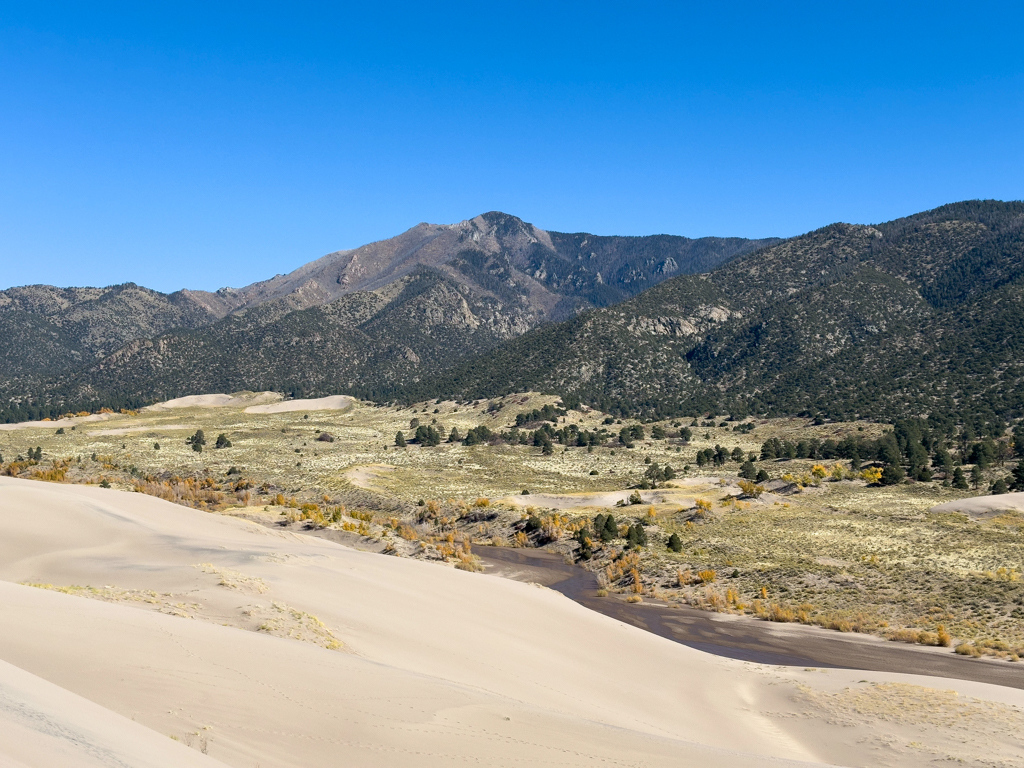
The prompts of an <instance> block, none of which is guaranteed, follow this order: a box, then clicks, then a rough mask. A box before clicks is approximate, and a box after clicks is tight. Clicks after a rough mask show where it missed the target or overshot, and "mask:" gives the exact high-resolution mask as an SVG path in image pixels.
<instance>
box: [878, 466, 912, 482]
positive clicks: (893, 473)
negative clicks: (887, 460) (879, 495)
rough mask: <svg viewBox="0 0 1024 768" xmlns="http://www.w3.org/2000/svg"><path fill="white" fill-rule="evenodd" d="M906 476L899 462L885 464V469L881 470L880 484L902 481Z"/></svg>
mask: <svg viewBox="0 0 1024 768" xmlns="http://www.w3.org/2000/svg"><path fill="white" fill-rule="evenodd" d="M906 476H907V474H906V472H904V471H903V467H901V466H900V465H899V464H886V465H885V469H883V470H882V485H896V484H898V483H902V482H903V480H904V478H905V477H906Z"/></svg>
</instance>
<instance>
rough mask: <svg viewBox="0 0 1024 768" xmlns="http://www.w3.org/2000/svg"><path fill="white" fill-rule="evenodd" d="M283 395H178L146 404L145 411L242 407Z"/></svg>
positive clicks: (244, 393) (242, 393)
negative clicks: (160, 401)
mask: <svg viewBox="0 0 1024 768" xmlns="http://www.w3.org/2000/svg"><path fill="white" fill-rule="evenodd" d="M280 399H281V395H280V394H278V393H277V392H237V393H235V394H233V395H225V394H223V393H215V394H209V395H188V396H186V397H176V398H174V399H173V400H165V401H164V402H162V403H154V404H153V405H149V406H146V407H145V408H143V409H142V410H144V411H165V410H172V409H174V408H229V407H234V408H240V407H241V406H243V405H256V404H259V403H267V402H273V401H275V400H280Z"/></svg>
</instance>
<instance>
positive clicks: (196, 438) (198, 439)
mask: <svg viewBox="0 0 1024 768" xmlns="http://www.w3.org/2000/svg"><path fill="white" fill-rule="evenodd" d="M185 442H186V443H188V444H189V445H191V446H192V450H193V451H195V452H196V453H202V452H203V446H204V445H206V435H204V434H203V430H201V429H197V430H196V433H195V434H194V435H192V437H190V438H188V439H187V440H185Z"/></svg>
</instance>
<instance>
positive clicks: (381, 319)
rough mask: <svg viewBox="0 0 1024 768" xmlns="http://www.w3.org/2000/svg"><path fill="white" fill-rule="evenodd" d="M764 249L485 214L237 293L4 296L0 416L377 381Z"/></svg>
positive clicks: (0, 294)
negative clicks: (557, 228)
mask: <svg viewBox="0 0 1024 768" xmlns="http://www.w3.org/2000/svg"><path fill="white" fill-rule="evenodd" d="M775 242H777V240H775V239H770V240H765V241H759V240H744V239H741V238H702V239H699V240H691V239H688V238H685V237H675V236H668V235H655V236H652V237H598V236H595V235H588V234H563V233H557V232H547V231H545V230H542V229H538V228H537V227H534V226H533V225H532V224H528V223H526V222H524V221H522V220H520V219H517V218H516V217H514V216H509V215H507V214H503V213H487V214H483V215H481V216H477V217H476V218H473V219H470V220H467V221H463V222H459V223H458V224H451V225H437V224H418V225H416V226H415V227H413V228H412V229H410V230H408V231H406V232H404V233H402V234H401V235H399V236H397V237H394V238H391V239H389V240H382V241H380V242H376V243H370V244H368V245H365V246H362V247H360V248H356V249H353V250H349V251H338V252H336V253H331V254H328V255H326V256H324V257H322V258H320V259H317V260H316V261H313V262H310V263H309V264H306V265H305V266H303V267H300V268H299V269H297V270H295V271H294V272H291V273H289V274H287V275H278V276H276V277H274V278H271V279H270V280H265V281H262V282H259V283H254V284H252V285H249V286H246V287H243V288H237V289H236V288H222V289H221V290H219V291H216V292H207V291H193V290H182V291H178V292H176V293H173V294H169V295H168V294H162V293H158V292H156V291H151V290H148V289H146V288H140V287H139V286H136V285H133V284H126V285H121V286H114V287H110V288H54V287H52V286H27V287H21V288H11V289H9V290H6V291H0V360H2V361H3V363H4V365H3V367H2V369H0V420H3V419H10V418H22V417H24V416H26V415H28V416H41V415H48V411H47V410H46V409H48V408H57V409H58V410H59V408H58V405H71V404H73V403H72V401H74V403H78V404H82V405H86V406H87V405H88V404H89V403H93V402H96V403H98V402H100V401H101V400H102V401H104V403H103V404H111V403H114V404H118V403H120V404H129V403H134V402H135V401H136V400H139V401H147V400H151V399H153V398H156V399H164V396H165V395H167V393H168V392H173V393H175V394H179V393H188V392H193V391H196V390H195V389H194V387H195V386H205V384H204V383H203V382H206V381H211V380H216V381H223V382H225V383H226V382H228V381H235V382H249V381H255V380H259V381H262V382H265V383H267V385H268V387H270V386H285V385H288V383H289V382H291V385H290V386H291V388H300V389H301V388H314V389H315V388H317V387H320V386H322V385H323V386H326V385H327V382H334V385H335V386H355V385H356V383H360V382H361V383H362V384H364V385H366V384H372V386H373V387H376V386H378V385H381V386H385V387H390V386H392V385H393V384H396V383H398V382H399V381H400V380H402V379H403V378H409V377H411V378H413V379H416V378H419V377H420V376H422V375H426V374H429V373H432V372H436V371H439V370H441V369H443V368H444V367H447V366H450V365H452V364H453V363H455V362H457V361H458V360H460V359H462V358H463V357H465V356H466V355H471V354H478V353H480V352H483V351H485V350H487V349H489V348H491V347H493V346H494V345H495V344H498V343H500V342H503V341H507V340H509V339H512V338H515V337H516V336H519V335H521V334H523V333H525V332H526V331H528V330H530V329H531V328H534V327H536V326H538V325H540V324H542V323H545V322H549V321H552V320H560V319H564V318H567V317H571V316H573V315H574V314H576V313H578V312H579V311H581V310H585V309H588V308H592V307H598V306H608V305H610V304H613V303H615V302H618V301H621V300H623V299H626V298H628V297H630V296H633V295H636V294H637V293H639V292H640V291H642V290H644V289H645V288H646V287H649V286H650V285H654V284H656V283H658V282H660V281H662V280H664V279H667V278H669V277H671V276H672V275H675V274H684V273H692V272H700V271H704V270H707V269H711V268H713V267H715V266H717V265H719V264H721V263H724V262H725V261H727V260H729V259H731V258H733V257H735V256H736V255H738V254H741V253H745V252H747V251H749V250H752V249H755V248H757V247H760V246H762V245H765V244H772V243H775ZM211 356H215V357H211ZM291 366H300V367H302V368H305V369H308V370H309V373H308V374H303V375H300V376H297V377H296V376H295V375H293V374H294V371H295V370H296V369H295V368H292V369H291V370H289V367H291ZM401 366H405V368H403V369H402V370H404V371H405V373H399V369H400V367H401ZM410 366H411V367H410ZM225 385H226V384H225ZM242 386H243V388H244V387H248V384H244V385H242ZM177 387H181V389H180V390H179V389H177ZM40 405H41V406H42V407H43V408H44V410H39V409H38V407H37V406H40ZM33 407H35V408H36V410H33V411H26V410H25V408H33Z"/></svg>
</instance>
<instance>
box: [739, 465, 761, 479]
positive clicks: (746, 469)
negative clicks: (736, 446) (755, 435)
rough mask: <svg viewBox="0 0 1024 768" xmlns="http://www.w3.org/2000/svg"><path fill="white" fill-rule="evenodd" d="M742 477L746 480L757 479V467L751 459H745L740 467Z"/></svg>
mask: <svg viewBox="0 0 1024 768" xmlns="http://www.w3.org/2000/svg"><path fill="white" fill-rule="evenodd" d="M740 477H742V478H744V479H746V480H755V479H757V469H756V468H755V467H754V465H753V464H751V463H750V462H749V461H745V462H743V466H742V467H740Z"/></svg>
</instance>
